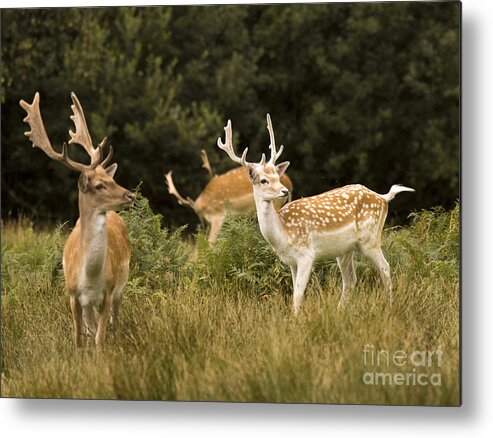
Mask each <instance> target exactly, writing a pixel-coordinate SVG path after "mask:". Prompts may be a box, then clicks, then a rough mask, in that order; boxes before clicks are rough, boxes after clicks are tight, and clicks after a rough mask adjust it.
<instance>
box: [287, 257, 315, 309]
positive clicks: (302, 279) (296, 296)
mask: <svg viewBox="0 0 493 438" xmlns="http://www.w3.org/2000/svg"><path fill="white" fill-rule="evenodd" d="M312 265H313V260H312V259H308V258H307V259H303V260H301V261H300V262H298V265H297V266H296V280H295V281H294V284H293V288H294V291H293V312H294V314H295V315H298V313H299V311H300V307H301V300H302V299H303V294H304V293H305V289H306V285H307V284H308V279H309V278H310V273H311V271H312ZM291 272H293V270H291Z"/></svg>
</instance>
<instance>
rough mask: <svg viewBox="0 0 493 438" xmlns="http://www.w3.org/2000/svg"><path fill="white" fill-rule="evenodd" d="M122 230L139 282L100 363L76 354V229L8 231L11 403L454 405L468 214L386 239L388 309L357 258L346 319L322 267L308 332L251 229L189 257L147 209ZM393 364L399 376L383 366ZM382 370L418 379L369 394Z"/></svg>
mask: <svg viewBox="0 0 493 438" xmlns="http://www.w3.org/2000/svg"><path fill="white" fill-rule="evenodd" d="M124 216H125V219H126V221H127V224H128V228H129V231H130V234H131V240H132V267H131V274H130V280H129V283H128V285H127V287H126V290H125V299H124V302H123V305H122V312H121V318H120V323H119V326H118V328H117V329H116V330H110V332H109V335H108V338H107V345H106V347H105V349H104V350H103V351H101V352H99V353H98V352H96V350H95V348H94V347H93V346H92V345H87V346H85V347H83V348H81V349H79V350H78V351H76V350H75V349H74V347H73V344H72V326H71V316H70V307H69V300H68V297H67V295H66V292H65V290H64V283H63V272H62V271H61V254H62V250H63V244H64V240H65V238H66V236H67V234H68V232H69V230H68V227H66V226H64V227H59V228H57V229H55V230H53V229H51V230H40V229H37V228H33V226H32V224H31V223H29V222H28V221H19V222H15V223H12V222H6V223H5V224H4V225H3V228H2V387H1V394H2V396H4V397H42V398H43V397H50V398H51V397H54V398H97V399H101V398H104V399H152V400H224V401H255V402H316V403H372V404H416V405H457V404H459V402H460V400H459V398H460V385H459V207H458V206H457V207H456V208H455V209H454V210H453V211H451V212H444V211H441V210H434V211H427V212H422V213H420V214H419V215H416V216H415V217H414V218H413V223H412V225H410V226H409V227H407V228H399V229H397V228H396V229H389V230H386V231H385V236H384V242H385V243H384V253H385V254H386V256H387V259H388V261H389V263H390V266H391V270H392V277H393V282H394V288H395V294H394V300H393V303H392V305H389V304H388V300H387V297H386V296H385V295H384V294H383V292H382V291H381V283H380V280H379V279H378V277H377V275H376V272H375V270H374V269H373V268H372V267H371V266H370V265H369V264H368V263H367V262H366V260H364V259H363V258H361V257H359V258H358V260H357V272H358V287H357V290H356V291H355V293H354V295H353V298H352V300H351V302H350V303H349V304H348V306H347V307H346V308H345V309H344V310H342V311H337V309H336V308H337V303H338V299H339V296H340V292H341V279H340V274H339V272H338V269H337V266H336V264H335V263H334V262H327V263H324V264H322V265H320V266H318V267H317V268H316V270H315V272H316V274H315V275H312V279H311V281H310V284H309V286H308V288H307V293H306V295H305V300H304V302H303V305H302V312H301V314H300V316H299V317H298V318H294V317H293V316H292V314H291V296H290V293H291V280H290V278H291V275H290V273H289V269H288V268H287V267H285V266H282V265H281V264H280V262H279V261H278V260H277V258H276V256H275V254H274V253H273V252H272V251H271V250H270V249H269V247H268V245H267V244H266V243H265V242H264V240H263V238H262V237H261V235H260V233H259V231H258V226H257V224H256V220H255V219H251V218H246V219H245V218H243V219H238V218H231V219H230V220H229V221H228V224H227V226H226V228H225V229H224V230H223V232H222V234H221V236H220V239H219V241H218V242H217V245H216V246H215V247H213V248H211V247H209V246H208V244H207V242H206V240H205V238H204V236H202V235H198V236H197V244H196V245H195V246H194V245H192V244H191V243H190V242H189V241H187V239H184V238H183V237H182V236H181V234H180V230H178V231H177V232H175V233H172V234H170V233H168V232H167V231H165V229H166V228H165V227H163V226H162V223H161V222H162V220H161V218H160V217H159V216H156V215H154V214H153V213H152V211H151V210H150V208H149V206H148V204H147V201H146V200H145V198H142V197H140V198H139V201H138V203H137V205H136V206H135V207H134V208H133V209H132V210H131V211H128V212H125V213H124ZM365 349H366V350H367V352H368V351H374V352H377V353H378V354H377V357H378V358H379V360H380V362H379V363H375V361H373V362H372V361H371V360H370V356H369V353H364V350H365ZM438 350H439V351H441V352H443V356H442V358H443V360H442V361H441V363H438V361H437V360H432V361H431V363H428V362H427V363H426V364H423V363H419V361H418V363H417V364H416V360H417V358H418V359H419V358H420V357H421V356H420V355H419V354H417V355H414V356H413V357H414V359H415V360H414V361H411V360H410V358H411V356H412V353H413V352H416V351H417V352H436V351H438ZM379 352H380V353H379ZM385 352H387V353H385ZM396 352H398V353H396ZM399 352H400V353H399ZM402 352H404V354H405V355H406V357H407V362H406V363H405V364H402V363H403V359H402V357H403V356H402V355H403V353H402ZM393 354H398V355H399V357H400V359H399V361H398V363H399V364H400V365H396V364H395V362H392V360H391V359H389V360H388V361H387V360H386V358H392V357H393ZM436 358H437V355H436V354H435V356H433V357H432V359H436ZM365 359H366V362H365ZM388 362H390V363H388ZM373 372H383V373H391V374H392V376H394V375H395V373H403V374H407V373H409V374H411V376H410V377H409V379H411V380H410V383H409V382H407V383H405V384H402V383H401V384H395V380H394V381H393V382H394V383H392V384H389V382H388V381H385V380H384V381H380V383H379V384H369V383H368V381H365V379H366V378H368V375H367V374H365V373H373ZM413 374H414V376H415V377H414V379H416V376H417V375H418V374H426V375H427V376H428V377H427V378H428V379H429V377H430V375H432V374H435V375H437V374H439V375H440V385H436V386H435V385H433V384H431V383H430V382H429V381H428V384H426V385H422V384H419V383H416V382H415V384H412V383H413V377H412V375H413ZM365 376H366V377H365ZM384 383H385V384H384Z"/></svg>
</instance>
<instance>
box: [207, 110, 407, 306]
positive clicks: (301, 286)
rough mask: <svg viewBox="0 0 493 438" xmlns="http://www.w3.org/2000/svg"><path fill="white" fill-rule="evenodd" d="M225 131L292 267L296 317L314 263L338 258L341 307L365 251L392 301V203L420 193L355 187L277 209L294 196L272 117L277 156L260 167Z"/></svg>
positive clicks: (261, 217)
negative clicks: (388, 241)
mask: <svg viewBox="0 0 493 438" xmlns="http://www.w3.org/2000/svg"><path fill="white" fill-rule="evenodd" d="M224 130H225V142H224V143H223V141H222V139H221V137H220V138H218V140H217V145H218V146H219V148H221V149H222V150H224V151H225V152H226V153H227V154H228V155H229V157H230V158H231V160H233V161H234V162H235V163H238V164H241V165H242V166H243V167H244V168H245V169H247V171H248V176H249V179H250V182H251V184H252V185H253V193H254V197H255V205H256V208H257V217H258V222H259V226H260V231H261V233H262V235H263V237H264V238H265V240H266V241H267V242H268V243H269V244H270V245H271V246H272V247H273V248H274V250H275V251H276V252H277V254H278V256H279V258H280V259H281V261H282V262H283V263H285V264H287V265H288V266H289V267H290V268H291V274H292V278H293V289H294V291H293V311H294V313H295V315H296V314H298V313H299V310H300V306H301V300H302V298H303V294H304V292H305V289H306V285H307V283H308V280H309V277H310V273H311V270H312V266H313V263H314V262H315V261H317V260H321V259H333V258H336V259H337V263H338V265H339V269H340V271H341V274H342V296H341V299H340V301H339V307H341V306H342V305H343V304H344V303H345V302H346V300H347V299H348V297H349V294H350V292H351V289H352V288H353V287H354V285H355V282H356V272H355V269H354V265H353V255H354V253H355V250H359V251H360V252H361V253H362V254H363V255H365V256H366V257H368V258H369V259H370V261H371V262H372V263H373V264H374V265H375V267H376V268H377V270H378V272H379V274H380V277H381V278H382V280H383V283H384V286H385V289H386V290H387V292H388V294H389V297H391V294H392V282H391V278H390V269H389V264H388V263H387V261H386V260H385V257H384V255H383V253H382V250H381V237H382V229H383V226H384V223H385V219H386V216H387V204H388V203H389V202H390V201H391V200H392V199H393V198H394V196H395V195H396V194H397V193H400V192H404V191H408V192H414V189H411V188H409V187H404V186H401V185H393V186H392V187H391V189H390V191H389V193H387V194H385V195H379V194H378V193H375V192H373V191H372V190H370V189H368V188H366V187H365V186H362V185H359V184H353V185H347V186H344V187H341V188H337V189H334V190H331V191H328V192H325V193H322V194H319V195H316V196H312V197H308V198H302V199H298V200H295V201H293V202H290V203H288V204H286V205H285V206H284V207H282V208H281V209H280V211H277V210H276V209H275V208H274V206H273V202H274V201H275V200H277V199H279V198H285V197H287V196H288V194H289V190H288V189H287V188H286V187H285V186H284V185H283V184H282V182H281V181H280V177H282V175H283V174H284V172H285V171H286V169H287V167H288V166H289V162H287V161H286V162H284V163H281V164H277V165H276V161H277V160H278V159H279V157H280V156H281V154H282V151H283V149H284V147H283V146H281V147H280V148H279V150H277V149H276V143H275V138H274V130H273V128H272V122H271V119H270V116H269V114H267V130H268V131H269V136H270V146H269V147H270V150H271V157H270V160H269V161H267V162H266V157H265V155H264V154H262V159H261V160H260V162H259V163H250V162H248V161H247V160H246V156H247V152H248V148H246V149H245V150H244V151H243V154H242V156H241V157H239V156H237V155H236V153H235V152H234V148H233V143H232V138H233V136H232V128H231V120H229V121H228V124H227V125H226V127H225V128H224Z"/></svg>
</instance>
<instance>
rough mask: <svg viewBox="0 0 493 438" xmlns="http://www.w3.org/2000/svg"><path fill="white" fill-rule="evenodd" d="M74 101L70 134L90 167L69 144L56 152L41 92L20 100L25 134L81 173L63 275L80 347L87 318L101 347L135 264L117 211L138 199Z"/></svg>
mask: <svg viewBox="0 0 493 438" xmlns="http://www.w3.org/2000/svg"><path fill="white" fill-rule="evenodd" d="M71 98H72V102H73V105H72V106H71V108H72V111H73V115H72V116H70V118H71V119H72V120H73V122H74V124H75V133H74V132H72V131H69V134H70V140H69V143H76V144H79V145H81V146H82V147H83V148H84V149H85V151H86V152H87V154H88V155H89V157H90V159H91V163H90V164H89V165H86V164H82V163H78V162H76V161H73V160H71V159H70V158H69V156H68V151H67V144H66V143H64V144H63V147H62V152H61V153H60V152H56V151H55V150H54V149H53V147H52V145H51V143H50V140H49V138H48V136H47V134H46V131H45V128H44V124H43V120H42V118H41V113H40V109H39V93H36V94H35V96H34V100H33V103H32V104H28V103H27V102H25V101H24V100H21V101H20V105H21V107H22V108H23V109H24V110H25V111H26V112H27V116H26V118H25V119H24V122H26V123H28V124H29V126H30V128H31V130H30V131H28V132H25V135H26V136H27V137H29V139H30V140H31V142H32V143H33V147H38V148H39V149H41V150H42V151H43V152H44V153H45V154H46V155H48V157H50V158H51V159H53V160H57V161H60V162H61V163H63V164H65V165H66V166H67V167H69V168H70V169H72V170H75V171H77V172H79V173H80V176H79V183H78V187H79V215H80V217H79V219H78V221H77V223H76V225H75V228H74V229H73V230H72V232H71V233H70V235H69V237H68V239H67V242H66V243H65V248H64V251H63V271H64V274H65V282H66V286H67V291H68V293H69V296H70V307H71V310H72V319H73V327H74V341H75V345H76V346H79V345H80V343H81V335H82V320H84V322H85V325H86V329H87V332H88V334H89V335H91V336H95V343H96V346H97V347H100V346H101V345H102V343H103V342H104V338H105V333H106V325H107V322H108V320H109V319H110V317H112V319H113V321H114V322H115V323H116V319H117V316H118V310H119V307H120V304H121V300H122V294H123V288H124V287H125V284H126V282H127V279H128V271H129V263H130V243H129V238H128V234H127V231H126V229H125V226H124V223H123V220H122V219H121V217H120V216H119V215H118V214H117V213H116V212H115V211H114V210H118V209H121V208H124V207H129V206H130V205H131V204H132V203H133V201H134V199H135V195H134V194H133V193H131V192H130V191H129V190H127V189H125V188H123V187H121V186H119V185H118V184H117V183H116V182H115V181H114V179H113V177H114V175H115V172H116V169H117V166H118V165H117V164H116V163H114V164H111V165H108V164H109V162H110V160H111V157H112V154H113V148H112V147H111V146H110V150H109V153H108V155H107V156H106V158H104V159H103V155H104V154H103V149H104V147H105V145H106V138H104V139H103V141H102V142H101V143H99V145H98V146H97V147H96V148H94V146H93V143H92V140H91V136H90V135H89V130H88V128H87V123H86V119H85V117H84V112H83V110H82V106H81V105H80V103H79V100H78V99H77V96H76V95H75V94H74V93H71ZM95 307H97V308H98V310H99V316H98V315H97V314H96V313H95Z"/></svg>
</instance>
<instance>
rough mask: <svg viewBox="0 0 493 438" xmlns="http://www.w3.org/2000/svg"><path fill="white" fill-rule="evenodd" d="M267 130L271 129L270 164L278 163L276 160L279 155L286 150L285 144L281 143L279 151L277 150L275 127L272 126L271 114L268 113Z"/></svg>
mask: <svg viewBox="0 0 493 438" xmlns="http://www.w3.org/2000/svg"><path fill="white" fill-rule="evenodd" d="M267 130H268V131H269V137H270V145H269V148H270V160H269V164H276V161H277V160H278V159H279V157H280V156H281V154H282V151H283V150H284V146H283V145H281V147H280V148H279V151H276V139H275V137H274V128H273V127H272V121H271V119H270V114H269V113H267Z"/></svg>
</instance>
